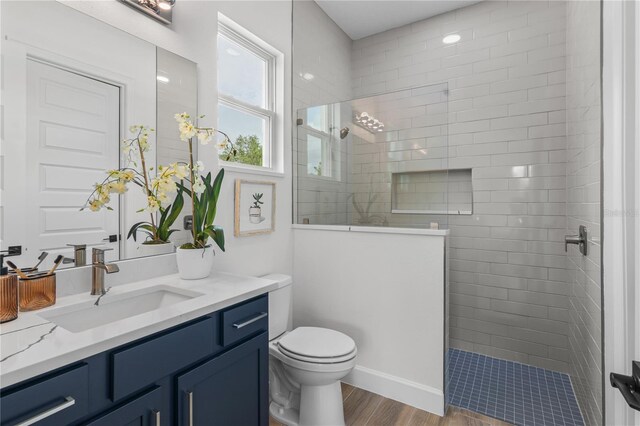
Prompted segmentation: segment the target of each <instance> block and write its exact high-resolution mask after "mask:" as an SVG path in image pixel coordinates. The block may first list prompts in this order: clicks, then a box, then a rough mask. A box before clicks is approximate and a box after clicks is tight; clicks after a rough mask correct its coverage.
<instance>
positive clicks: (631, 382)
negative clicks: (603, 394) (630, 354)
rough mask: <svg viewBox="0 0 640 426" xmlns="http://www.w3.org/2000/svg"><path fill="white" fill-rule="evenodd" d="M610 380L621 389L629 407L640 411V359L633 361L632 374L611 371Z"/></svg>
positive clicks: (612, 384)
mask: <svg viewBox="0 0 640 426" xmlns="http://www.w3.org/2000/svg"><path fill="white" fill-rule="evenodd" d="M609 381H610V382H611V386H613V387H614V388H617V389H618V390H619V391H620V393H621V394H622V396H623V398H624V400H625V401H626V402H627V404H629V407H631V408H633V409H634V410H637V411H640V361H633V363H632V375H631V376H625V375H624V374H618V373H611V374H609Z"/></svg>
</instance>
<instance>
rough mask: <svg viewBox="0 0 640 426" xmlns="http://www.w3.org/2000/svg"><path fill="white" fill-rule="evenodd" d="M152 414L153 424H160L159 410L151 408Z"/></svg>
mask: <svg viewBox="0 0 640 426" xmlns="http://www.w3.org/2000/svg"><path fill="white" fill-rule="evenodd" d="M153 416H154V418H155V422H156V424H155V426H160V410H153Z"/></svg>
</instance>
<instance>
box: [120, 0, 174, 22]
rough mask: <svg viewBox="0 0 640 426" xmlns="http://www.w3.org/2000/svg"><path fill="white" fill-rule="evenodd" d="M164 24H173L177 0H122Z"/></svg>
mask: <svg viewBox="0 0 640 426" xmlns="http://www.w3.org/2000/svg"><path fill="white" fill-rule="evenodd" d="M121 1H122V2H123V3H125V4H127V5H129V6H131V7H134V8H135V9H137V10H138V11H140V12H143V13H145V14H146V15H148V16H151V17H152V18H155V19H157V20H158V21H160V22H162V23H164V24H171V21H172V15H173V10H172V9H173V6H174V5H175V3H176V0H121Z"/></svg>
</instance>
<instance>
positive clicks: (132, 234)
mask: <svg viewBox="0 0 640 426" xmlns="http://www.w3.org/2000/svg"><path fill="white" fill-rule="evenodd" d="M142 225H147V226H151V224H150V223H149V222H138V223H135V224H133V225H132V226H131V229H129V233H128V234H127V239H129V238H131V237H133V241H137V240H136V233H137V232H138V230H139V228H140V227H142Z"/></svg>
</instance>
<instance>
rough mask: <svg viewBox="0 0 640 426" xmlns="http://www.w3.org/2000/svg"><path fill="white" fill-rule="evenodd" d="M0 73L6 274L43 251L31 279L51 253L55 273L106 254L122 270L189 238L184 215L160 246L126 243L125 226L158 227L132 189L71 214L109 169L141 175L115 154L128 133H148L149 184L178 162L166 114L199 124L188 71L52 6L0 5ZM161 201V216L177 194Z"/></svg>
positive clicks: (181, 149) (175, 59)
mask: <svg viewBox="0 0 640 426" xmlns="http://www.w3.org/2000/svg"><path fill="white" fill-rule="evenodd" d="M2 65H3V68H2V80H3V123H4V126H3V138H2V145H1V146H0V168H1V170H0V172H1V173H0V179H1V182H2V185H1V188H2V193H1V195H2V197H1V200H0V220H1V222H0V223H1V225H0V243H1V245H2V248H3V249H5V248H7V247H8V246H15V245H20V246H22V250H23V251H22V255H21V256H19V257H14V258H12V261H14V263H16V264H17V265H18V266H19V267H21V268H27V267H31V266H33V265H35V264H36V263H37V262H38V257H39V256H40V254H41V253H42V252H43V251H46V252H47V253H48V257H46V258H45V259H44V261H43V262H42V264H41V265H40V269H41V270H45V269H48V268H50V267H51V266H52V264H53V260H54V259H55V258H56V257H57V255H59V254H60V255H63V256H64V257H65V263H64V264H62V265H60V268H63V267H73V266H82V263H83V262H86V263H87V264H90V263H91V249H92V248H93V247H101V248H109V249H110V250H109V251H108V252H107V253H106V256H105V257H106V260H107V261H114V260H120V259H131V258H135V257H140V256H148V255H154V254H163V253H169V252H173V251H174V246H175V244H180V243H181V242H184V240H185V239H186V238H188V232H189V231H185V229H184V226H183V222H184V215H185V214H188V209H183V211H182V212H181V214H180V215H179V216H178V217H176V218H175V221H174V222H173V224H172V226H171V227H170V229H175V232H173V233H172V234H171V236H170V238H168V240H169V242H170V243H169V244H142V243H143V242H145V241H147V240H149V237H148V235H147V233H146V232H144V230H143V229H140V230H139V231H138V232H136V233H135V237H136V238H135V240H134V238H133V235H132V236H130V237H129V238H128V234H129V233H130V229H131V228H132V226H133V225H134V224H136V223H139V222H141V221H147V222H149V221H151V222H154V223H157V221H158V220H159V219H160V212H150V211H146V210H144V209H145V208H148V206H147V197H146V194H145V193H144V192H143V191H142V189H141V188H139V187H137V186H136V185H133V184H130V185H127V187H126V188H125V187H118V188H115V187H110V188H111V192H110V193H109V198H110V201H109V203H108V204H105V205H104V206H102V207H103V208H100V209H99V210H98V211H92V209H91V208H85V209H84V210H81V208H82V207H83V206H85V203H86V202H87V200H90V199H91V194H92V191H93V190H94V185H95V184H96V183H101V182H103V181H104V180H105V178H107V176H108V174H107V170H115V169H122V168H128V169H129V170H135V171H137V172H138V173H139V172H141V171H142V165H141V163H140V158H139V155H137V153H136V152H126V150H124V149H123V147H124V145H123V143H122V141H123V140H124V139H128V138H131V137H132V133H131V131H130V128H131V126H135V125H144V126H148V127H149V128H153V129H155V130H154V131H152V132H150V133H149V136H148V145H149V151H148V152H146V153H145V154H144V155H145V160H146V161H145V165H146V168H147V170H148V171H149V176H148V178H149V180H151V179H152V178H153V177H154V176H155V175H156V173H157V170H158V169H159V166H161V165H164V166H167V165H170V164H172V163H176V162H181V161H185V160H187V158H188V149H187V146H186V144H185V143H184V142H182V141H181V140H180V139H179V132H178V126H177V123H176V120H175V119H174V114H176V113H179V112H187V113H189V114H191V115H192V116H195V115H196V113H197V64H195V63H194V62H191V61H189V60H187V59H185V58H183V57H181V56H179V55H177V54H175V53H171V52H168V51H166V50H164V49H161V48H159V47H156V46H154V45H153V44H150V43H148V42H146V41H144V40H141V39H139V38H137V37H134V36H132V35H130V34H128V33H126V32H124V31H122V30H120V29H117V28H114V27H112V26H110V25H108V24H106V23H104V22H101V21H99V20H96V19H94V18H92V17H90V16H88V15H85V14H83V13H81V12H79V11H77V10H75V9H74V8H72V7H70V6H67V5H64V4H61V3H59V2H17V1H16V2H2ZM134 135H135V133H134ZM125 189H126V191H125ZM119 192H123V193H122V194H120V193H119ZM168 197H169V198H168V199H167V200H166V204H163V205H170V204H171V202H172V201H173V197H175V191H174V192H170V193H168ZM83 247H84V249H83ZM83 250H84V251H83ZM83 255H84V256H83ZM83 257H84V260H83Z"/></svg>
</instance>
